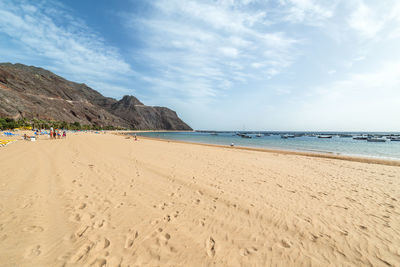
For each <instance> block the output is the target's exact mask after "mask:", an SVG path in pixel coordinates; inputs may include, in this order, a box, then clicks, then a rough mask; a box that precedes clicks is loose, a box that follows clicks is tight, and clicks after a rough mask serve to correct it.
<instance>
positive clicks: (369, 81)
mask: <svg viewBox="0 0 400 267" xmlns="http://www.w3.org/2000/svg"><path fill="white" fill-rule="evenodd" d="M399 88H400V63H399V62H387V63H385V64H383V65H381V66H376V69H375V70H373V71H369V72H363V73H354V74H351V75H349V76H348V77H347V78H346V79H343V80H338V81H334V82H332V83H328V84H324V85H321V86H318V87H316V88H314V89H313V91H312V92H311V94H310V95H309V96H308V97H306V98H303V99H298V101H299V102H301V103H302V104H301V105H300V106H299V109H298V110H297V112H296V114H295V115H296V116H295V119H296V120H297V121H301V122H303V123H304V122H305V121H307V122H308V123H309V124H314V127H315V129H318V128H317V127H320V128H319V130H321V129H326V130H350V131H351V130H379V131H384V130H386V131H390V130H398V129H400V120H398V119H397V115H396V114H400V105H399V103H400V94H399ZM332 125H335V127H336V128H335V129H333V127H332ZM329 127H330V128H329ZM339 128H340V129H339Z"/></svg>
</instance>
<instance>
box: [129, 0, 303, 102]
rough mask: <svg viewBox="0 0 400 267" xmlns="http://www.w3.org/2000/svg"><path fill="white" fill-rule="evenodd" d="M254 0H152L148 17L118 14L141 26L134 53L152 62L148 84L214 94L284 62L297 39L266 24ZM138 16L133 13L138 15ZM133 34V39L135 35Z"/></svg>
mask: <svg viewBox="0 0 400 267" xmlns="http://www.w3.org/2000/svg"><path fill="white" fill-rule="evenodd" d="M256 4H258V1H216V2H215V1H194V0H189V1H177V0H170V1H154V2H152V5H151V6H152V9H153V12H152V13H151V16H148V15H147V14H146V16H145V17H140V15H141V14H124V16H123V19H124V20H125V22H126V25H128V28H129V29H136V28H141V29H143V32H144V34H142V35H141V36H140V37H139V38H140V39H141V41H142V42H144V44H145V47H144V48H143V49H142V50H141V51H135V53H134V57H139V58H144V59H145V60H144V62H148V64H151V66H152V72H153V73H152V75H153V76H156V77H157V79H154V78H152V79H147V80H148V81H149V82H150V87H152V88H153V89H154V90H155V91H159V92H162V93H163V94H168V95H171V96H172V95H174V94H175V93H176V94H179V95H181V94H180V93H181V92H186V95H187V96H196V97H199V98H201V97H205V98H214V97H217V96H221V95H224V94H225V92H226V90H228V89H230V88H234V87H237V86H241V85H242V86H243V84H246V83H248V82H251V81H252V80H255V79H260V77H265V78H266V79H267V78H271V77H273V76H276V75H279V74H280V73H282V71H284V70H285V69H286V68H287V67H289V66H290V65H291V64H292V62H293V61H294V59H295V58H296V57H297V53H296V51H295V50H296V48H295V46H296V45H298V44H299V43H300V41H299V40H297V39H296V38H292V37H289V36H288V35H287V34H286V33H285V32H283V31H277V30H273V29H271V28H269V27H268V24H269V18H268V15H267V14H268V12H267V11H264V10H262V9H260V8H252V6H253V5H256ZM138 16H139V17H138ZM135 38H137V37H136V36H135Z"/></svg>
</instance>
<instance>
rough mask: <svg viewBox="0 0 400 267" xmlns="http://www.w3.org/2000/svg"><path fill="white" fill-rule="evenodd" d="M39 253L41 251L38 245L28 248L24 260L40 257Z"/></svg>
mask: <svg viewBox="0 0 400 267" xmlns="http://www.w3.org/2000/svg"><path fill="white" fill-rule="evenodd" d="M40 253H42V251H41V250H40V245H35V246H31V247H28V248H27V249H26V251H25V254H24V257H25V258H32V257H37V256H39V255H40Z"/></svg>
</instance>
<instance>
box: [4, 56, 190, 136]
mask: <svg viewBox="0 0 400 267" xmlns="http://www.w3.org/2000/svg"><path fill="white" fill-rule="evenodd" d="M0 117H11V118H14V119H18V118H28V119H32V118H37V119H46V120H56V121H66V122H79V123H81V124H91V125H100V126H106V125H112V126H120V127H125V128H133V129H149V130H156V129H165V130H191V128H190V127H189V126H188V125H187V124H186V123H184V122H183V121H182V120H181V119H180V118H179V117H178V116H177V115H176V113H175V112H174V111H172V110H170V109H168V108H163V107H150V106H145V105H144V104H143V103H141V102H140V101H139V100H138V99H137V98H136V97H134V96H124V97H123V98H122V99H121V100H119V101H117V100H115V99H113V98H109V97H104V96H103V95H101V94H100V93H99V92H97V91H95V90H93V89H91V88H90V87H88V86H86V85H85V84H78V83H74V82H71V81H68V80H66V79H64V78H62V77H60V76H57V75H55V74H54V73H52V72H50V71H47V70H44V69H42V68H37V67H32V66H26V65H22V64H10V63H0Z"/></svg>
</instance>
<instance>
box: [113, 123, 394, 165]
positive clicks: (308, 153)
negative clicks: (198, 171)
mask: <svg viewBox="0 0 400 267" xmlns="http://www.w3.org/2000/svg"><path fill="white" fill-rule="evenodd" d="M157 132H158V131H157ZM184 132H187V131H184ZM132 133H135V132H132ZM115 134H116V135H120V133H115ZM125 135H129V133H126V134H124V135H123V136H125ZM139 137H140V138H143V139H149V140H156V141H162V142H173V143H183V144H192V145H201V146H210V147H219V148H229V149H239V150H248V151H258V152H266V153H278V154H283V155H297V156H305V157H315V158H328V159H337V160H347V161H353V162H361V163H369V164H380V165H387V166H396V167H400V160H391V159H381V158H372V157H363V156H352V155H345V154H335V152H326V153H324V152H312V151H301V150H284V149H272V148H257V147H245V146H233V147H231V146H229V145H217V144H209V143H197V142H189V141H180V140H170V139H162V138H155V137H147V136H139Z"/></svg>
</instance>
